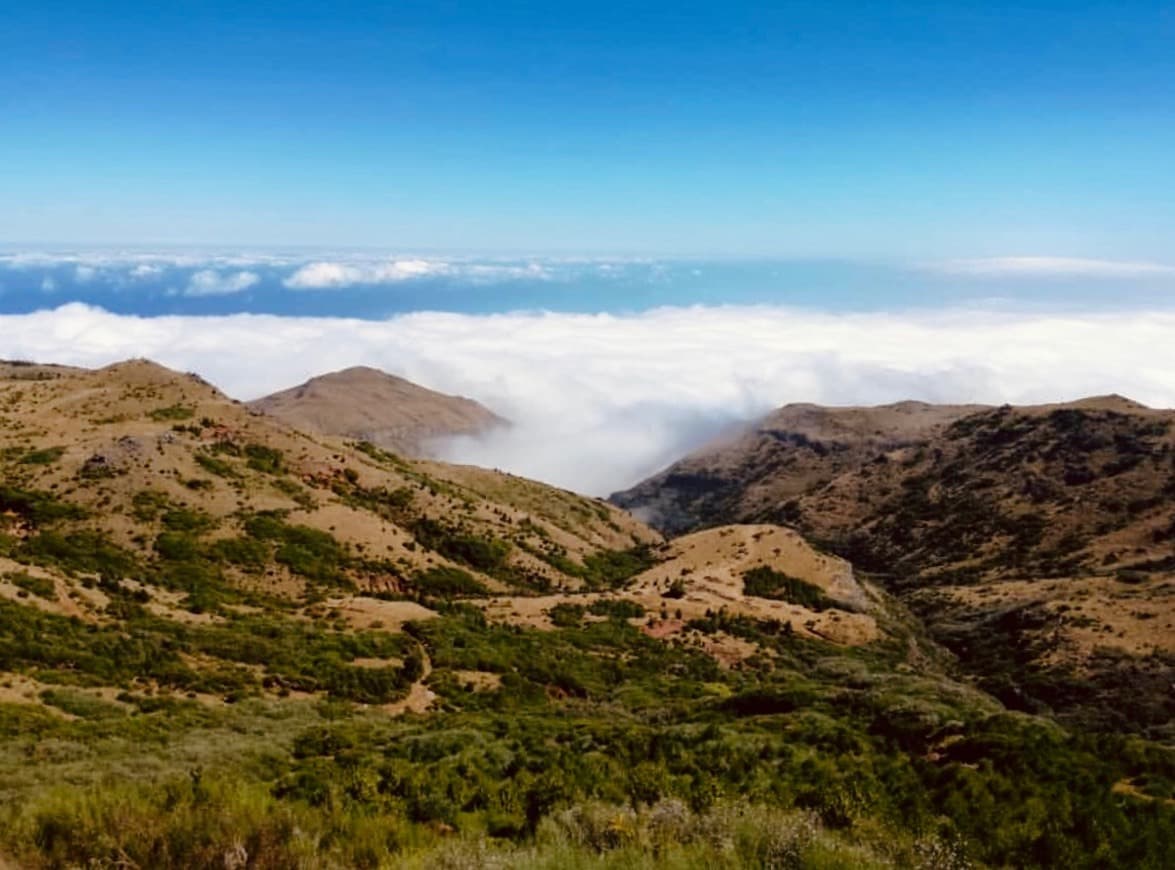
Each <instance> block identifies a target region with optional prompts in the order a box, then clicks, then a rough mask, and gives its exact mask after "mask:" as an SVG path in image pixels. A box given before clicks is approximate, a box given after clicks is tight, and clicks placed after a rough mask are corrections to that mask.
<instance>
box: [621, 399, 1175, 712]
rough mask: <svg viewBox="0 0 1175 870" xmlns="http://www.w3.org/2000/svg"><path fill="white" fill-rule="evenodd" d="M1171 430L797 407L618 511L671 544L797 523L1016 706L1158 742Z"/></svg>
mask: <svg viewBox="0 0 1175 870" xmlns="http://www.w3.org/2000/svg"><path fill="white" fill-rule="evenodd" d="M1173 422H1175V412H1172V411H1160V410H1153V409H1150V408H1146V407H1145V406H1143V405H1140V404H1138V403H1136V402H1132V401H1130V400H1128V399H1124V398H1122V397H1121V396H1105V397H1095V398H1090V399H1084V400H1081V401H1077V402H1071V403H1066V404H1056V405H1042V406H1034V407H1023V408H1013V407H1008V406H1005V407H1001V408H976V407H974V406H942V407H938V406H930V405H922V404H919V403H902V404H899V405H890V406H885V407H881V408H865V409H862V408H816V407H814V406H804V405H798V406H797V405H791V406H787V407H785V408H782V409H780V410H779V411H777V412H775V413H774V414H772V415H771V416H769V417H768V418H766V419H765V420H763V421H761V422H760V423H759V424H757V425H756V426H754V427H751V428H750V429H748V430H747V431H745V432H744V433H742V434H741V435H740V436H738V437H737V438H735V439H733V440H731V441H728V442H727V443H725V444H717V445H711V446H709V447H707V448H705V449H703V450H701V451H698V452H697V453H695V454H693V455H691V456H689V457H686V458H685V459H683V460H682V461H680V462H678V463H676V464H674V465H673V466H671V467H670V468H669V469H667V470H666V471H664V472H662V473H661V474H659V475H657V476H655V477H653V478H650V479H649V480H647V481H645V482H643V483H641V484H640V485H638V486H636V487H634V488H633V489H631V490H628V491H627V492H624V493H618V494H617V495H615V496H613V501H614V502H615V503H617V504H620V505H622V506H624V507H626V508H628V509H630V510H632V511H633V513H634V514H636V515H637V516H640V517H642V518H644V519H646V520H649V521H651V522H653V524H654V525H658V526H659V527H661V528H662V529H664V530H666V531H669V532H678V531H680V530H683V529H692V528H698V527H701V526H705V525H717V524H723V523H732V522H736V523H737V522H776V523H785V524H787V525H790V526H792V527H794V528H796V529H798V530H799V531H801V532H802V533H803V534H805V535H806V536H807V537H808V538H809V539H811V540H814V541H817V542H820V543H821V544H822V545H823V546H825V547H826V548H828V549H830V550H831V551H832V552H836V553H838V554H840V555H841V556H844V557H846V558H848V559H849V560H851V561H852V563H853V564H854V565H855V566H856V567H857V568H859V569H862V570H865V571H868V572H871V573H872V574H874V575H876V576H878V577H879V578H880V579H881V580H882V581H883V582H884V583H885V584H886V585H887V586H888V587H889V588H890V589H892V590H894V591H897V592H899V593H900V594H902V595H904V596H905V597H906V599H907V601H908V603H910V604H911V606H912V607H913V608H914V609H915V611H916V612H918V613H920V614H921V615H922V616H923V617H924V619H925V620H926V622H927V624H928V626H929V628H930V629H931V631H932V633H933V634H934V635H935V636H936V637H937V638H938V639H939V640H941V641H943V642H944V643H946V644H947V645H948V646H950V648H951V649H953V650H954V651H955V652H956V653H958V654H959V655H960V658H961V660H962V661H963V662H964V664H965V665H967V666H968V667H969V668H971V669H972V671H973V672H974V673H976V674H978V675H979V676H980V677H981V678H982V679H983V680H984V681H985V684H986V687H987V688H989V689H992V690H993V691H996V692H997V693H998V694H999V695H1000V697H1001V698H1002V699H1003V700H1005V702H1007V703H1010V704H1013V705H1020V706H1023V707H1026V708H1029V709H1036V707H1038V706H1041V707H1045V706H1050V707H1054V708H1057V709H1078V708H1081V709H1085V710H1089V709H1093V710H1096V711H1097V712H1096V715H1097V716H1099V717H1103V716H1110V717H1111V718H1113V716H1115V715H1116V716H1120V717H1122V718H1125V719H1127V720H1132V721H1134V722H1135V723H1140V722H1141V723H1144V724H1148V725H1154V726H1159V725H1161V724H1162V723H1164V722H1166V721H1170V720H1171V718H1172V716H1175V692H1172V691H1171V690H1170V685H1171V684H1172V683H1173V682H1175V642H1173V641H1172V640H1171V639H1172V638H1175V600H1173V599H1172V597H1171V596H1170V594H1169V592H1168V591H1166V590H1169V588H1170V583H1171V582H1172V580H1173V578H1175V426H1173V425H1172V423H1173ZM1074 578H1076V579H1074ZM1084 578H1090V579H1088V580H1087V579H1084ZM1094 578H1104V579H1102V580H1096V579H1094ZM1045 581H1048V582H1045ZM1095 589H1096V593H1095V591H1093V590H1095ZM1093 638H1096V640H1097V643H1094V642H1093V641H1092V639H1093ZM1124 711H1130V712H1124ZM1099 724H1101V723H1099Z"/></svg>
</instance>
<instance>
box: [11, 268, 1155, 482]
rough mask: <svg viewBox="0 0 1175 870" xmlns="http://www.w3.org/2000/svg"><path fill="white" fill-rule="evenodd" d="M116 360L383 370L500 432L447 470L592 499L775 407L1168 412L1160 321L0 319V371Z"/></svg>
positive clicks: (302, 372)
mask: <svg viewBox="0 0 1175 870" xmlns="http://www.w3.org/2000/svg"><path fill="white" fill-rule="evenodd" d="M238 280H244V279H238ZM129 357H149V358H151V359H154V360H157V361H158V362H161V363H163V364H165V365H168V366H171V367H173V368H176V369H180V370H184V371H195V372H198V373H200V374H201V375H202V376H204V377H205V378H207V379H208V380H210V381H212V382H213V383H215V384H216V385H217V386H219V387H220V388H222V389H223V390H224V391H225V392H226V393H228V394H229V395H231V396H233V397H235V398H240V399H251V398H255V397H258V396H261V395H264V394H266V393H269V392H272V391H275V390H278V389H282V388H285V387H289V386H292V385H294V384H297V383H299V382H301V381H303V380H305V379H307V378H309V377H311V376H313V375H316V374H321V373H324V372H328V371H332V370H337V369H341V368H344V367H347V366H352V365H358V364H363V365H370V366H375V367H378V368H382V369H384V370H386V371H388V372H392V373H395V374H399V375H402V376H404V377H407V378H409V379H410V380H413V381H416V382H417V383H420V384H423V385H425V386H428V387H431V388H433V389H437V390H442V391H444V392H448V393H456V394H460V395H465V396H470V397H473V398H476V399H478V400H479V401H481V402H483V403H484V404H486V405H488V406H489V407H490V408H492V409H493V410H495V411H496V412H498V413H499V414H501V415H503V416H505V417H507V418H509V419H510V420H511V421H513V423H514V425H513V426H512V427H511V428H509V429H507V430H502V431H500V432H498V433H496V434H495V435H493V436H492V437H489V438H486V439H481V440H477V439H463V440H461V441H455V442H451V443H449V444H448V445H446V446H445V447H444V452H445V455H446V456H447V457H448V458H450V459H453V460H457V461H462V462H470V463H475V464H478V465H484V466H488V467H496V468H502V469H507V470H510V471H513V472H516V473H518V474H523V475H526V476H529V477H533V478H537V479H541V480H545V481H549V482H551V483H555V484H557V485H560V486H564V487H567V488H569V489H574V490H577V491H580V492H585V493H590V494H595V495H606V494H608V493H610V492H612V491H614V490H617V489H620V488H623V487H626V486H629V485H631V484H633V483H635V482H636V481H638V480H639V479H641V478H643V477H644V476H646V475H648V474H649V473H651V472H653V471H655V470H657V469H658V468H660V467H662V466H663V465H665V464H667V463H668V462H670V461H671V460H673V459H674V458H676V457H678V456H680V455H681V454H682V453H684V452H685V451H687V450H689V449H691V448H693V447H695V446H697V445H699V444H700V443H702V442H703V441H705V440H707V439H708V438H710V437H712V436H714V435H715V434H716V433H717V432H719V431H720V430H722V429H724V428H726V427H728V426H730V425H732V424H734V423H736V422H737V421H740V420H748V419H752V418H754V417H756V416H758V415H760V414H762V413H764V412H766V411H768V410H769V409H771V408H773V407H776V406H778V405H781V404H784V403H787V402H800V401H805V402H818V403H823V404H879V403H886V402H892V401H898V400H902V399H910V398H912V399H921V400H925V401H931V402H986V403H1003V402H1011V403H1028V402H1052V401H1062V400H1068V399H1074V398H1078V397H1082V396H1087V395H1096V394H1104V393H1111V392H1115V393H1121V394H1124V395H1126V396H1129V397H1131V398H1133V399H1136V400H1138V401H1141V402H1144V403H1146V404H1149V405H1152V406H1163V407H1170V406H1175V312H1171V311H1161V310H1153V311H1143V310H1132V311H1121V312H1106V311H1097V312H1092V313H1088V312H1087V313H1080V312H1079V313H1058V312H1055V311H1053V312H1041V311H1036V312H1031V311H1011V310H1005V311H994V310H991V309H987V308H982V307H973V308H949V309H940V310H916V311H909V312H904V313H820V312H815V311H812V310H802V309H795V308H788V307H781V306H692V307H665V308H657V309H653V310H648V311H644V312H639V313H633V314H627V315H615V314H574V313H544V312H525V313H506V314H488V315H476V314H457V313H433V312H418V313H411V314H402V315H397V316H393V317H390V318H386V319H379V320H363V319H345V318H326V317H321V318H319V317H294V316H276V315H258V314H231V315H225V316H213V317H194V316H158V317H139V316H130V315H116V314H112V313H109V312H107V311H105V310H102V309H100V308H97V307H94V306H90V305H85V304H78V303H72V304H66V305H61V306H59V307H56V308H53V309H51V310H43V311H36V312H32V313H25V314H12V315H3V316H0V358H9V359H31V360H38V361H46V362H58V363H69V364H77V365H83V366H100V365H104V364H107V363H111V362H115V361H118V360H122V359H126V358H129Z"/></svg>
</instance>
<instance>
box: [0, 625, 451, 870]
mask: <svg viewBox="0 0 1175 870" xmlns="http://www.w3.org/2000/svg"><path fill="white" fill-rule="evenodd" d="M416 647H417V649H419V650H420V659H421V662H420V678H419V679H418V680H417V681H416V682H415V683H413V684H412V687H411V688H410V689H409V690H408V696H407V697H405V698H404V699H403V700H400V701H393V702H392V703H390V704H384V705H383V707H382V709H383V710H384V711H385V712H386V713H388V715H391V716H401V715H403V714H404V713H427V712H428V708H429V707H430V706H432V702H433V701H434V700H436V697H437V696H436V693H435V692H433V690H432V689H430V688H429V687H428V686H426V685H425V682H426V681H427V680H428V677H429V675H430V674H431V673H432V659H430V658H429V657H428V650H426V649H425V648H424V644H422V643H421V642H420V641H417V642H416ZM0 870H2V868H0Z"/></svg>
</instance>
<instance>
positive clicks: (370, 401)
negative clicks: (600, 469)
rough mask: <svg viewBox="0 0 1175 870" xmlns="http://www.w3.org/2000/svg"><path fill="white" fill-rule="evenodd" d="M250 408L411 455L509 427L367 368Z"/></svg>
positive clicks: (481, 410)
mask: <svg viewBox="0 0 1175 870" xmlns="http://www.w3.org/2000/svg"><path fill="white" fill-rule="evenodd" d="M249 407H250V408H252V409H253V410H255V411H260V412H261V413H263V414H268V415H270V416H272V417H276V418H277V419H279V420H281V421H282V422H284V423H286V424H287V425H289V426H292V427H294V428H295V429H300V430H302V431H304V432H313V433H316V434H319V435H337V436H340V437H344V438H351V439H355V440H359V441H369V442H371V443H372V444H375V445H377V446H379V447H383V448H385V449H387V450H392V451H394V452H396V453H401V454H404V455H408V456H425V455H428V454H429V442H430V441H432V440H434V439H437V438H445V437H450V436H454V435H481V434H484V433H486V432H489V431H491V430H492V429H495V428H497V427H499V426H505V425H508V423H507V422H506V421H505V420H503V419H502V418H501V417H499V416H498V415H497V414H495V413H494V412H493V411H490V410H489V409H488V408H486V407H485V406H483V405H481V404H479V403H477V402H475V401H473V400H472V399H466V398H463V397H461V396H449V395H446V394H444V393H438V392H436V391H434V390H429V389H427V388H425V387H421V386H419V385H417V384H414V383H412V382H411V381H407V380H404V379H403V378H400V377H396V376H395V375H389V374H387V373H386V372H381V371H379V370H378V369H373V368H368V367H366V366H356V367H354V368H349V369H344V370H343V371H339V372H333V373H331V374H326V375H320V376H319V377H316V378H311V379H310V380H308V381H306V383H304V384H301V385H299V386H296V387H291V388H290V389H288V390H282V391H281V392H279V393H274V394H273V395H270V396H265V397H264V398H261V399H256V400H254V401H252V402H250V403H249Z"/></svg>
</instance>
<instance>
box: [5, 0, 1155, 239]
mask: <svg viewBox="0 0 1175 870" xmlns="http://www.w3.org/2000/svg"><path fill="white" fill-rule="evenodd" d="M1173 240H1175V6H1173V5H1172V4H1171V3H1170V2H1166V3H1163V2H1094V3H1081V2H1074V0H1069V2H1035V3H1024V4H1009V3H998V2H995V3H992V2H975V3H949V2H926V3H905V2H878V3H866V2H862V0H858V2H852V3H844V2H839V3H838V2H813V3H791V2H772V3H750V4H749V3H740V2H721V3H719V2H710V3H691V2H683V0H677V2H671V3H639V2H636V3H634V2H626V3H613V2H592V3H575V2H549V3H541V4H540V3H519V2H508V0H499V2H493V3H472V2H444V0H437V2H425V3H380V4H377V3H360V2H332V3H325V2H322V3H307V2H298V0H286V2H250V3H244V2H239V0H238V2H232V3H227V2H165V3H145V2H139V3H127V2H117V0H111V2H102V3H81V2H73V3H62V2H54V0H39V2H33V0H24V2H20V0H3V3H2V4H0V242H7V243H12V244H20V243H33V242H62V243H83V242H84V243H95V242H113V243H142V244H151V243H184V244H191V243H209V244H252V245H261V246H265V245H299V244H306V245H311V244H312V245H320V246H321V245H325V246H330V245H372V246H383V247H391V248H397V249H411V248H418V249H426V248H435V249H456V250H481V251H504V250H513V251H534V252H542V251H568V252H571V251H583V252H591V251H609V252H646V251H647V252H651V253H652V252H664V253H687V254H706V255H712V254H724V253H729V254H748V253H749V254H766V255H778V256H787V257H849V258H851V257H878V256H881V257H896V258H904V259H908V258H935V257H988V256H1029V255H1031V256H1044V255H1050V256H1070V257H1094V258H1105V259H1117V260H1150V261H1158V262H1170V261H1171V260H1172V259H1173V258H1172V256H1171V254H1170V253H1169V251H1170V250H1171V245H1172V242H1173Z"/></svg>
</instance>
